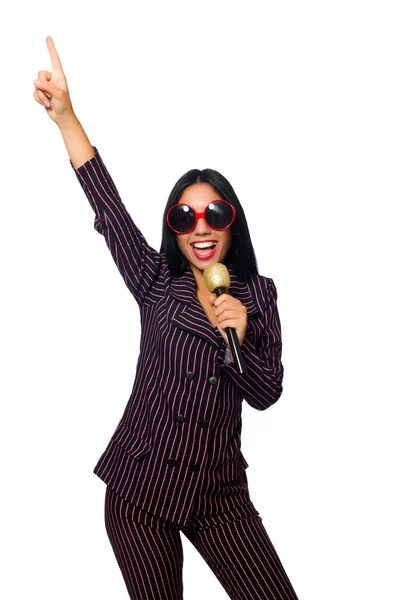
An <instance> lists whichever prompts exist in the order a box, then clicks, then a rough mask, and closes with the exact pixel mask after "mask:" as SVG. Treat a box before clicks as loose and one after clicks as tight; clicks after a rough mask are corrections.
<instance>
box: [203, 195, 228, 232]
mask: <svg viewBox="0 0 397 600" xmlns="http://www.w3.org/2000/svg"><path fill="white" fill-rule="evenodd" d="M205 217H206V219H207V223H208V225H209V226H210V227H213V228H214V229H224V228H225V227H228V226H229V225H230V223H231V222H232V220H233V210H232V207H231V206H230V204H228V203H227V202H222V201H217V202H211V204H209V205H208V206H207V209H206V212H205Z"/></svg>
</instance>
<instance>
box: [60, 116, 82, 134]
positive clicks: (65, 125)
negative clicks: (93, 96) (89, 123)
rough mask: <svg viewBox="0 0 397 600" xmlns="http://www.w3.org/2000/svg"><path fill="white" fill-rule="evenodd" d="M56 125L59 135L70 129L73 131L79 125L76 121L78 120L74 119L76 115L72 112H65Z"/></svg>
mask: <svg viewBox="0 0 397 600" xmlns="http://www.w3.org/2000/svg"><path fill="white" fill-rule="evenodd" d="M56 124H57V125H58V129H59V130H60V131H61V133H62V132H63V131H65V132H66V131H70V130H72V129H75V128H76V127H77V126H79V125H80V122H79V120H78V118H77V117H76V115H75V114H74V112H73V111H70V112H66V113H64V114H63V115H61V116H60V117H59V118H58V120H57V122H56Z"/></svg>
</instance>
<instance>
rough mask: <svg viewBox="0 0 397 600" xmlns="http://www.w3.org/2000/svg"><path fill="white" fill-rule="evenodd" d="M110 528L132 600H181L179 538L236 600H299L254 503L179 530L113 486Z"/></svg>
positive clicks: (108, 495)
mask: <svg viewBox="0 0 397 600" xmlns="http://www.w3.org/2000/svg"><path fill="white" fill-rule="evenodd" d="M105 527H106V531H107V534H108V537H109V539H110V543H111V545H112V548H113V551H114V554H115V557H116V560H117V562H118V565H119V567H120V570H121V572H122V575H123V578H124V581H125V584H126V586H127V590H128V594H129V596H130V598H131V599H132V600H182V599H183V583H182V567H183V548H182V541H181V535H180V532H181V531H182V533H183V534H184V535H185V536H186V537H187V539H188V540H189V541H190V542H191V543H192V544H193V546H194V547H195V548H196V549H197V550H198V552H199V553H200V554H201V556H202V557H203V558H204V560H205V561H206V563H207V564H208V566H209V567H210V568H211V570H212V571H213V572H214V574H215V576H216V577H217V579H218V580H219V582H220V583H221V585H222V586H223V588H224V589H225V590H226V593H227V594H228V596H229V597H230V598H233V599H234V600H254V599H255V600H259V599H260V600H298V597H297V595H296V593H295V591H294V589H293V587H292V584H291V582H290V580H289V579H288V576H287V574H286V572H285V570H284V568H283V566H282V564H281V561H280V558H279V556H278V554H277V552H276V550H275V548H274V546H273V544H272V542H271V541H270V538H269V536H268V534H267V532H266V530H265V527H264V526H263V523H262V518H261V517H260V515H259V512H258V511H257V510H256V509H255V507H254V505H253V504H252V502H250V503H249V504H248V505H244V506H242V507H241V509H233V510H232V511H228V512H227V513H224V514H221V515H217V516H216V517H211V520H210V521H209V520H208V519H206V518H205V517H203V516H197V515H196V516H195V515H194V514H192V515H191V516H190V517H189V519H188V521H187V522H186V524H185V525H183V526H176V525H173V524H172V523H171V522H169V521H166V520H164V519H160V518H159V517H155V516H154V515H151V514H149V513H147V512H145V511H143V510H141V509H139V508H138V507H135V506H133V505H132V504H130V503H129V502H127V501H126V500H124V499H123V498H122V497H121V496H119V495H118V494H117V493H116V492H115V491H114V490H113V489H112V488H111V487H110V486H106V493H105Z"/></svg>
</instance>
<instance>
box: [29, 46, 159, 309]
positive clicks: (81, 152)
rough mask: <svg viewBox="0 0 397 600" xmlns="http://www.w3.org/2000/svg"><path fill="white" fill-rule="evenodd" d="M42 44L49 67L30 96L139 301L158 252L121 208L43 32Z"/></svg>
mask: <svg viewBox="0 0 397 600" xmlns="http://www.w3.org/2000/svg"><path fill="white" fill-rule="evenodd" d="M46 43H47V48H48V51H49V54H50V58H51V66H52V72H50V71H39V74H38V79H36V80H35V81H34V85H35V91H34V92H33V96H34V98H35V100H36V101H37V102H38V103H39V104H40V105H42V106H44V107H45V110H46V112H47V114H48V116H49V117H50V119H52V121H54V122H55V123H56V124H57V126H58V128H59V130H60V132H61V134H62V137H63V141H64V143H65V146H66V149H67V152H68V154H69V158H70V163H71V165H72V167H73V169H74V172H75V174H76V176H77V179H78V180H79V183H80V185H81V186H82V188H83V190H84V193H85V194H86V196H87V198H88V201H89V202H90V205H91V207H92V208H93V210H94V212H95V221H94V227H95V229H96V231H98V232H99V233H100V234H102V235H103V236H104V238H105V241H106V244H107V246H108V248H109V250H110V252H111V254H112V256H113V259H114V261H115V263H116V265H117V268H118V270H119V271H120V273H121V275H122V277H123V279H124V281H125V284H126V285H127V287H128V289H129V290H130V292H131V293H132V294H133V296H134V297H135V299H136V300H137V302H138V304H139V305H141V304H143V302H144V300H145V298H146V296H147V294H148V292H149V290H150V288H151V287H152V286H153V284H154V282H155V281H156V279H157V278H158V275H159V273H160V264H161V258H160V254H159V253H158V252H157V251H156V250H155V249H154V248H151V247H150V246H149V245H148V243H147V241H146V239H145V237H144V236H143V235H142V233H141V231H140V230H139V229H138V227H137V226H136V225H135V223H134V221H133V220H132V218H131V216H130V215H129V213H128V211H127V209H126V208H125V206H124V204H123V202H122V200H121V198H120V196H119V193H118V191H117V189H116V186H115V185H114V183H113V180H112V178H111V177H110V175H109V173H108V171H107V169H106V167H105V165H104V163H103V161H102V158H101V156H100V155H99V153H98V151H97V149H96V148H95V147H94V146H92V145H91V143H90V141H89V139H88V137H87V135H86V133H85V131H84V129H83V127H82V125H81V123H80V122H79V120H78V119H77V117H76V115H75V113H74V110H73V106H72V102H71V100H70V95H69V89H68V85H67V82H66V77H65V74H64V71H63V68H62V65H61V61H60V59H59V56H58V53H57V51H56V48H55V44H54V42H53V40H52V38H51V37H49V36H48V37H47V38H46Z"/></svg>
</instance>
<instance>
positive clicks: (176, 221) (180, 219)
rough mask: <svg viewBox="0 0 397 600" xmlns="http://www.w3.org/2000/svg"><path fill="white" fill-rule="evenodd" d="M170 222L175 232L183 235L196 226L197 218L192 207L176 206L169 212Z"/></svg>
mask: <svg viewBox="0 0 397 600" xmlns="http://www.w3.org/2000/svg"><path fill="white" fill-rule="evenodd" d="M168 220H169V223H170V225H171V227H172V228H173V229H175V231H179V232H181V233H183V232H184V231H189V230H190V229H191V228H192V227H193V226H194V221H195V216H194V212H193V211H192V209H191V208H190V206H186V204H176V205H175V206H174V207H173V208H172V209H171V210H170V212H169V215H168Z"/></svg>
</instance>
